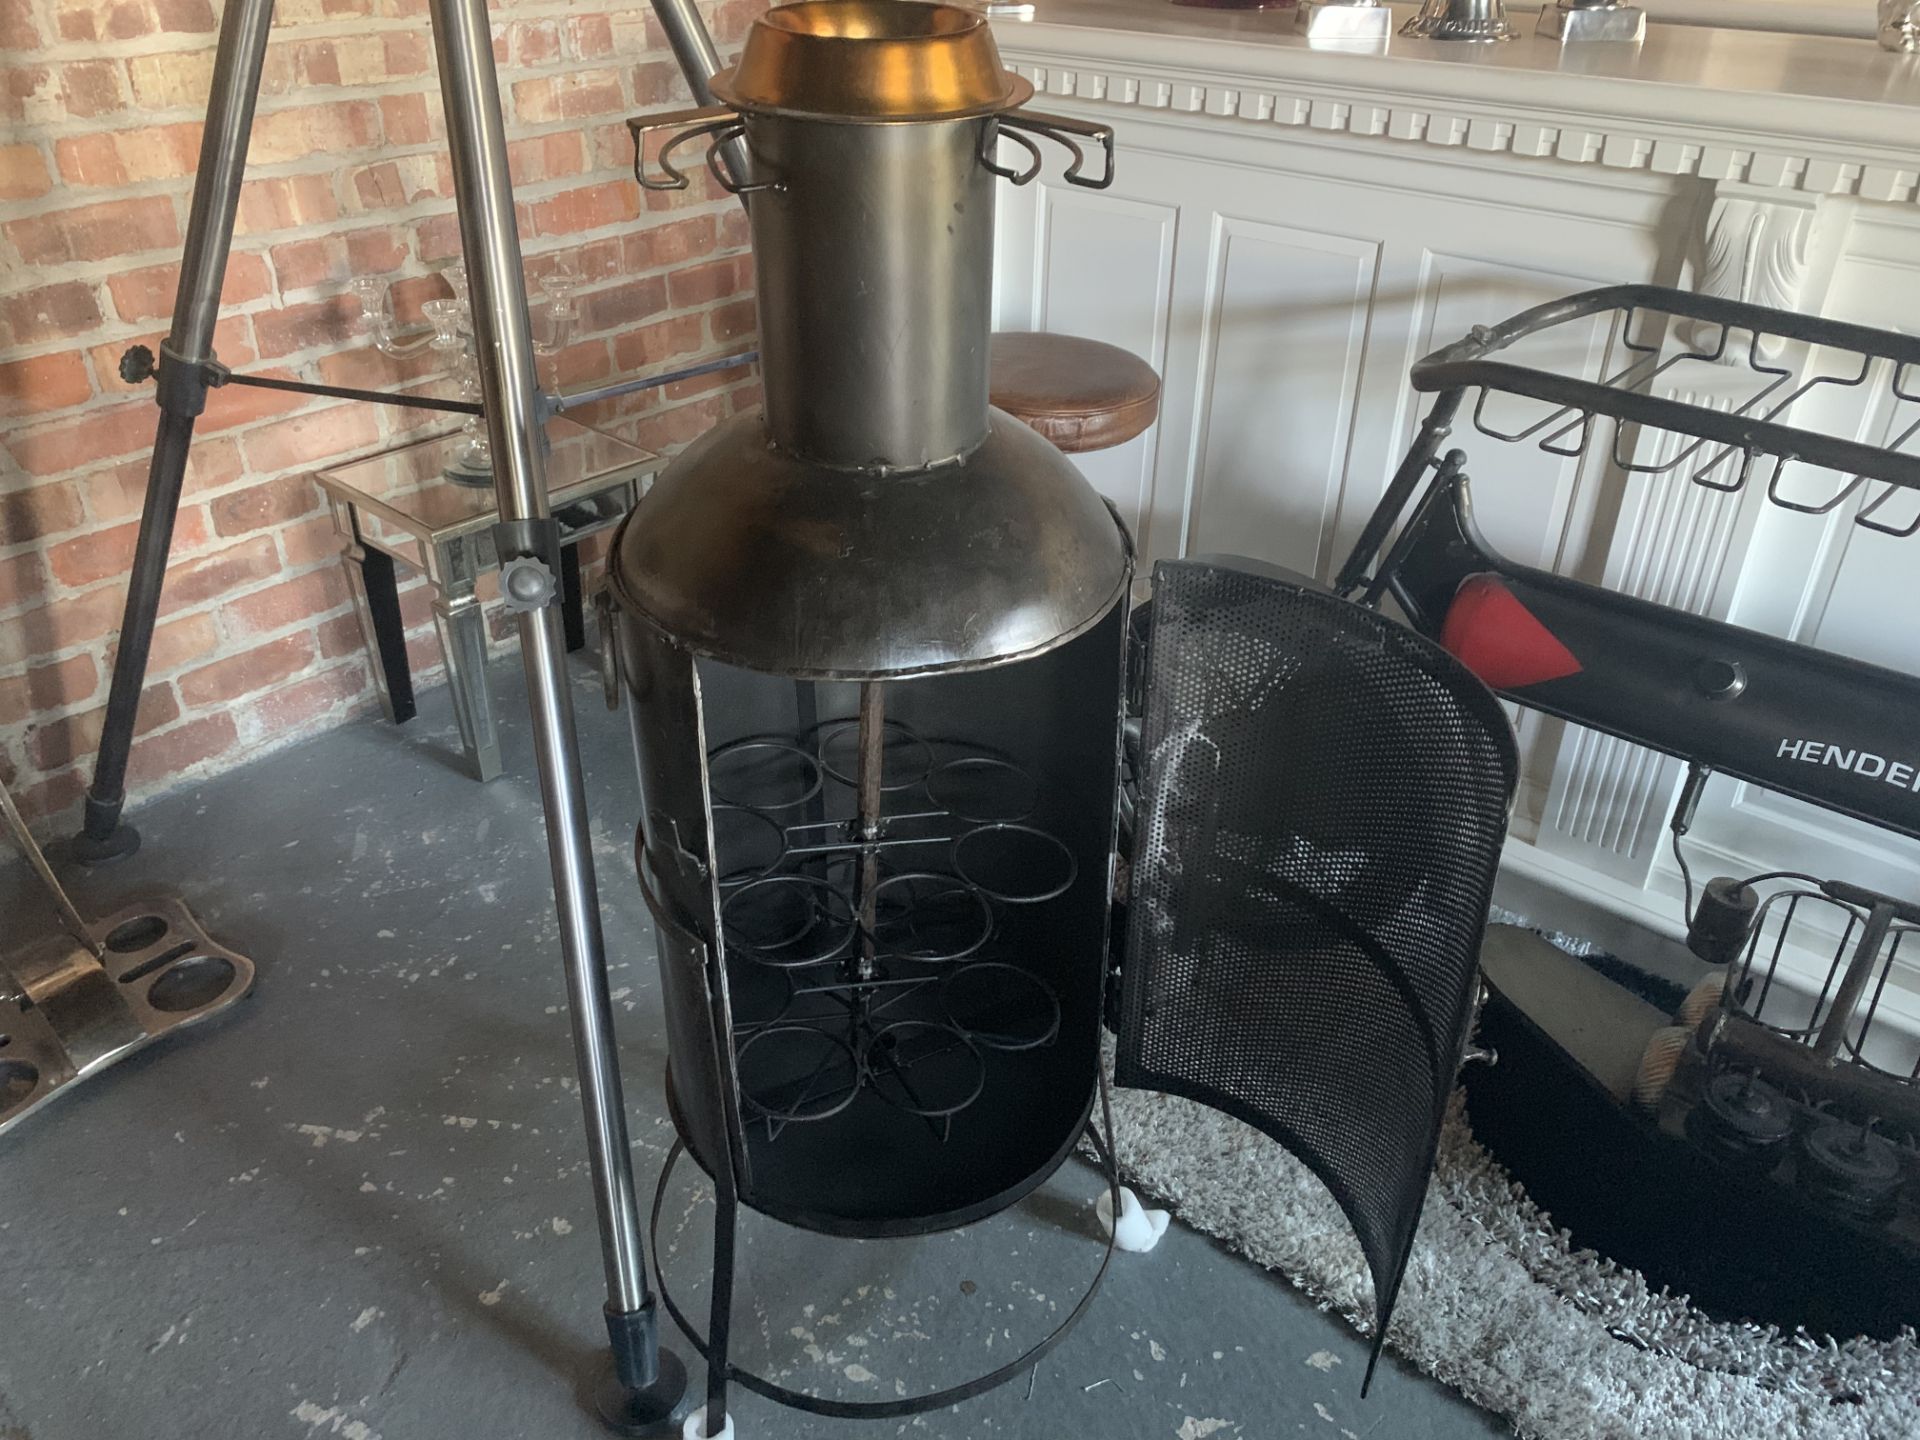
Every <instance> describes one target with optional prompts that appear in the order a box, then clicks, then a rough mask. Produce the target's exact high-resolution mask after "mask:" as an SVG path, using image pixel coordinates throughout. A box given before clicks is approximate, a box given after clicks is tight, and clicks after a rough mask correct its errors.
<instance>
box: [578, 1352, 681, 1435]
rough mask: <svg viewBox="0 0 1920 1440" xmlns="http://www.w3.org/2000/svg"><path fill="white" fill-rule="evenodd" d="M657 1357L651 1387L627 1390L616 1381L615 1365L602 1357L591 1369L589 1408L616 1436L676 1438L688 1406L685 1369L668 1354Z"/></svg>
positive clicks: (622, 1382)
mask: <svg viewBox="0 0 1920 1440" xmlns="http://www.w3.org/2000/svg"><path fill="white" fill-rule="evenodd" d="M659 1353H660V1373H659V1375H658V1376H657V1377H655V1379H654V1381H653V1383H652V1384H651V1385H642V1386H631V1385H628V1384H626V1383H625V1382H624V1381H623V1380H621V1378H620V1367H619V1363H618V1362H617V1361H616V1360H615V1359H614V1358H613V1357H612V1356H611V1355H608V1356H604V1357H602V1358H601V1359H600V1360H598V1361H596V1362H595V1364H594V1366H593V1371H592V1374H591V1376H590V1378H589V1383H590V1385H591V1387H592V1395H593V1408H594V1411H595V1412H596V1413H597V1414H598V1415H599V1416H600V1419H601V1421H602V1423H604V1424H605V1425H606V1427H607V1428H608V1429H609V1430H611V1431H613V1432H614V1434H616V1435H635V1436H643V1437H649V1440H650V1437H653V1436H662V1435H678V1434H680V1432H681V1429H682V1427H683V1426H684V1425H685V1424H686V1419H687V1416H688V1415H689V1414H690V1413H691V1412H692V1408H693V1407H692V1405H691V1404H690V1403H689V1399H688V1396H687V1367H686V1366H685V1365H682V1364H681V1363H680V1358H679V1357H678V1356H677V1355H675V1354H674V1353H673V1352H672V1351H671V1350H662V1351H660V1352H659Z"/></svg>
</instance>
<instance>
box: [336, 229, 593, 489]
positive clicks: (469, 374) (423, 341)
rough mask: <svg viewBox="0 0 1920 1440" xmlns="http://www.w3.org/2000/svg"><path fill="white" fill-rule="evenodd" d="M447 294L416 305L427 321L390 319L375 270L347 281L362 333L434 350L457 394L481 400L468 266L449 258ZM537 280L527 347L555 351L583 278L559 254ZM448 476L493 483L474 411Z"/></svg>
mask: <svg viewBox="0 0 1920 1440" xmlns="http://www.w3.org/2000/svg"><path fill="white" fill-rule="evenodd" d="M441 273H442V274H443V276H444V277H445V279H446V282H447V288H448V289H449V290H451V291H452V292H453V293H452V295H451V296H450V297H447V298H443V299H437V300H429V301H427V302H426V303H425V304H423V305H422V306H421V307H420V313H421V314H422V315H423V316H424V317H425V318H426V322H427V323H426V324H425V325H414V326H406V327H399V326H396V325H395V324H394V315H393V288H392V284H391V282H390V281H388V280H386V279H384V278H382V277H381V276H377V275H358V276H355V277H354V278H353V280H351V281H350V282H349V288H350V289H351V290H352V292H353V294H354V295H355V296H356V297H357V298H358V299H359V301H360V313H361V316H362V318H363V321H364V323H365V325H366V334H367V338H368V339H369V340H370V341H371V342H372V343H373V346H374V348H375V349H377V350H378V351H379V352H380V353H381V354H382V355H391V356H394V357H395V358H400V357H403V356H408V355H415V354H418V353H419V352H421V351H423V350H432V351H433V352H434V353H435V354H437V355H438V356H440V357H441V363H442V365H443V366H444V367H445V368H446V369H447V371H448V372H449V373H450V374H451V375H452V377H453V380H454V383H455V384H457V385H458V386H459V387H460V398H461V399H463V400H471V401H474V402H476V403H477V402H478V401H479V400H480V363H479V358H478V356H477V355H476V354H475V351H474V344H473V307H472V303H471V301H470V299H469V297H468V294H467V271H466V267H465V266H463V265H455V266H452V267H450V268H449V269H447V270H445V271H442V272H441ZM537 283H538V288H539V291H540V295H541V297H542V300H543V302H544V303H543V304H542V305H540V306H536V307H533V313H532V316H531V318H532V321H533V349H534V353H535V354H536V355H539V356H542V357H549V356H553V355H557V354H559V352H560V351H562V350H564V349H566V348H567V346H568V345H570V344H571V343H572V341H573V329H574V322H575V320H576V318H577V316H578V310H577V308H576V306H575V303H574V292H575V291H577V290H578V289H579V288H580V286H581V284H582V283H583V280H582V277H581V274H580V270H579V267H578V265H577V264H576V263H575V261H574V259H573V257H572V256H562V257H560V258H559V259H558V260H557V261H556V262H555V264H554V266H553V269H552V270H551V271H550V272H549V273H547V274H546V275H544V276H542V277H541V278H540V279H539V281H538V282H537ZM447 478H448V479H450V480H454V481H457V482H459V483H461V484H466V485H490V484H492V483H493V458H492V456H491V455H490V454H489V453H488V450H487V427H486V424H485V422H484V420H483V419H482V417H481V416H479V415H470V416H468V417H467V422H466V424H465V425H463V426H461V428H460V446H459V448H458V449H457V450H456V451H455V452H454V458H453V460H452V462H451V463H450V464H449V465H448V467H447Z"/></svg>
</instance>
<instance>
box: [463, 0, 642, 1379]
mask: <svg viewBox="0 0 1920 1440" xmlns="http://www.w3.org/2000/svg"><path fill="white" fill-rule="evenodd" d="M429 9H430V13H431V15H432V19H433V33H434V45H435V49H436V50H437V52H438V56H439V64H440V90H441V98H442V102H443V105H444V109H445V112H446V117H447V145H448V150H449V152H450V153H451V156H452V161H453V177H454V187H455V193H456V194H458V195H459V197H460V206H459V214H460V240H461V247H462V250H463V251H464V253H465V259H466V266H467V278H468V284H469V286H470V287H471V289H470V293H471V295H472V314H473V333H474V341H475V349H476V351H477V353H478V358H479V368H480V386H481V394H482V397H483V402H484V406H485V414H486V420H487V432H488V439H489V441H490V443H491V446H492V454H493V470H494V487H495V490H496V493H497V495H498V502H499V507H500V515H501V518H502V520H503V521H505V522H508V523H509V524H512V523H515V522H540V521H545V520H547V519H548V518H549V517H548V509H547V492H546V455H545V449H544V445H543V443H542V441H543V437H542V434H541V422H540V409H541V407H540V397H539V388H538V385H537V383H536V379H535V369H534V351H533V337H532V332H531V325H530V321H529V317H528V313H527V297H526V288H525V286H526V282H525V279H524V277H523V275H522V272H521V261H520V244H519V236H518V234H517V232H516V229H515V226H514V215H513V186H512V181H511V179H510V178H509V176H508V171H507V141H506V133H505V126H504V123H503V121H502V119H501V111H500V83H499V77H498V75H497V74H496V72H495V69H494V61H493V48H492V37H491V34H490V30H489V24H488V15H487V8H486V5H485V4H484V3H483V0H429ZM555 588H556V592H557V586H556V587H555ZM520 650H521V656H522V658H523V660H524V662H525V665H526V672H527V689H528V695H529V700H530V703H531V707H532V711H533V736H534V753H535V755H536V757H537V759H538V762H539V769H540V794H541V801H542V804H543V805H544V807H545V812H546V819H547V849H548V855H549V859H550V860H551V863H552V868H553V888H554V898H555V901H556V904H557V907H558V910H559V920H560V946H561V952H562V955H563V957H564V960H565V965H566V976H567V997H568V1003H569V1007H570V1011H571V1019H572V1023H573V1041H574V1050H575V1056H576V1060H577V1063H578V1065H579V1072H580V1099H581V1105H582V1108H583V1109H584V1110H585V1112H586V1115H585V1118H586V1129H587V1149H588V1156H589V1159H590V1161H591V1165H592V1171H593V1186H594V1203H595V1206H596V1209H597V1211H598V1218H599V1223H600V1245H601V1256H602V1260H603V1262H604V1265H605V1270H606V1284H607V1308H608V1310H609V1312H610V1321H611V1319H612V1316H613V1314H614V1312H618V1313H619V1314H629V1315H630V1314H632V1313H634V1312H637V1311H640V1310H642V1309H646V1308H649V1307H650V1306H651V1303H652V1296H651V1295H650V1293H649V1291H648V1289H647V1276H646V1263H645V1255H644V1253H643V1251H642V1248H641V1238H640V1223H639V1220H640V1217H639V1210H638V1208H637V1206H636V1204H635V1202H634V1193H633V1160H632V1154H631V1152H630V1151H629V1149H628V1142H627V1120H626V1108H625V1103H624V1099H623V1097H622V1094H621V1083H620V1067H619V1058H618V1053H617V1050H616V1042H615V1036H614V1029H613V1014H612V1002H611V1000H610V999H609V996H608V993H607V969H606V952H605V941H604V937H603V936H602V934H601V929H600V910H599V897H598V895H597V893H596V887H595V881H594V873H593V850H592V844H591V840H590V838H589V835H588V828H587V808H586V791H585V786H584V783H583V781H582V778H581V772H580V762H579V756H578V753H577V751H576V748H575V737H574V728H573V703H572V697H571V694H570V690H569V686H568V680H567V673H566V651H565V646H564V644H563V641H562V639H561V633H560V616H559V613H558V612H557V610H556V608H555V606H554V605H552V604H547V605H543V606H540V607H539V608H536V609H529V610H525V611H522V612H521V614H520ZM613 1328H614V1327H613V1326H612V1324H611V1323H610V1325H609V1329H610V1330H612V1329H613ZM651 1338H652V1337H651V1330H650V1327H649V1332H648V1340H649V1346H648V1348H649V1349H650V1350H651V1349H652V1346H651V1343H650V1342H651ZM616 1358H618V1357H616ZM645 1358H646V1359H647V1360H648V1361H650V1362H651V1363H650V1364H649V1365H648V1367H647V1368H649V1369H651V1368H653V1367H654V1366H656V1365H657V1352H656V1353H654V1354H652V1355H650V1356H648V1357H645ZM622 1378H623V1379H625V1380H627V1382H628V1383H629V1384H631V1383H633V1382H634V1379H635V1377H633V1376H632V1375H630V1374H629V1375H623V1376H622ZM647 1378H651V1377H650V1376H649V1377H647Z"/></svg>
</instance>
